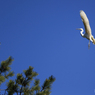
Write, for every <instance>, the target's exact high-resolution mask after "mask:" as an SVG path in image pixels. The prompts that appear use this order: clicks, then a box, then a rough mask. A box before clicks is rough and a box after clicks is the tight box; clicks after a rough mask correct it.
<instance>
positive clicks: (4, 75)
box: [0, 57, 14, 85]
mask: <svg viewBox="0 0 95 95" xmlns="http://www.w3.org/2000/svg"><path fill="white" fill-rule="evenodd" d="M12 61H13V59H12V57H9V58H8V59H7V60H5V61H2V62H1V64H0V85H1V84H2V83H3V82H5V80H6V79H8V78H9V77H12V76H13V75H14V73H13V71H11V68H10V65H11V64H12Z"/></svg>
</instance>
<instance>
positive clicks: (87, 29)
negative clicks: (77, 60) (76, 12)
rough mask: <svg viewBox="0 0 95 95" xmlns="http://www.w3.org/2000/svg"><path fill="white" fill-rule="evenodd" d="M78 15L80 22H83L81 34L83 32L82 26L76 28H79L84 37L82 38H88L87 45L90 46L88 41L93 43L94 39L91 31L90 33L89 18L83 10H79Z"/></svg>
mask: <svg viewBox="0 0 95 95" xmlns="http://www.w3.org/2000/svg"><path fill="white" fill-rule="evenodd" d="M80 16H81V19H82V22H83V24H84V28H85V33H84V34H83V32H84V30H83V28H78V29H77V30H81V31H80V34H81V36H82V37H84V38H87V39H88V40H89V43H88V47H90V41H91V42H92V43H93V44H95V39H94V37H93V36H92V33H91V28H90V24H89V20H88V18H87V16H86V14H85V12H84V11H83V10H80Z"/></svg>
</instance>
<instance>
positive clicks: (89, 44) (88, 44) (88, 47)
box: [88, 40, 90, 49]
mask: <svg viewBox="0 0 95 95" xmlns="http://www.w3.org/2000/svg"><path fill="white" fill-rule="evenodd" d="M88 49H90V40H89V43H88Z"/></svg>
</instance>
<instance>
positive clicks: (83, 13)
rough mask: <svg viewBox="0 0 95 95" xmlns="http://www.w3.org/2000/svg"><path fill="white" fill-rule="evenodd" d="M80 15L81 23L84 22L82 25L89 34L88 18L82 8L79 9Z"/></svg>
mask: <svg viewBox="0 0 95 95" xmlns="http://www.w3.org/2000/svg"><path fill="white" fill-rule="evenodd" d="M80 16H81V18H82V21H83V24H84V27H85V32H86V33H87V34H88V35H91V28H90V24H89V20H88V18H87V16H86V14H85V12H84V11H83V10H81V11H80Z"/></svg>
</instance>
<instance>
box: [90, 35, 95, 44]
mask: <svg viewBox="0 0 95 95" xmlns="http://www.w3.org/2000/svg"><path fill="white" fill-rule="evenodd" d="M91 39H92V41H93V42H92V43H93V44H94V45H95V39H94V37H93V36H91Z"/></svg>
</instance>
